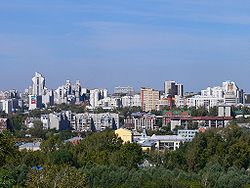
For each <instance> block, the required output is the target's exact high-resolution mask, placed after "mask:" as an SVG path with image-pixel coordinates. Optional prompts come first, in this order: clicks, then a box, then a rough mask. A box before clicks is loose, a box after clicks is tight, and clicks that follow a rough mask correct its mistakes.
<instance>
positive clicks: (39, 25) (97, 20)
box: [0, 0, 250, 91]
mask: <svg viewBox="0 0 250 188" xmlns="http://www.w3.org/2000/svg"><path fill="white" fill-rule="evenodd" d="M0 65H1V74H0V80H1V81H0V89H11V88H17V89H24V88H26V87H27V86H28V85H29V84H30V82H31V81H30V80H31V77H32V75H33V74H34V72H35V71H39V72H41V73H42V74H44V75H45V76H46V78H47V86H48V87H50V88H55V87H57V86H58V85H62V84H63V83H64V82H65V80H66V79H72V80H75V79H80V80H81V82H82V85H83V86H85V87H89V88H95V87H107V88H108V89H110V90H113V87H115V86H118V85H122V86H126V85H130V86H134V87H135V88H139V87H140V86H146V87H154V88H156V89H163V82H164V80H169V79H171V80H176V81H178V82H181V83H183V84H184V86H185V90H186V91H198V90H200V89H202V88H205V87H207V86H213V85H220V84H221V82H222V81H224V80H234V81H236V82H237V83H238V85H239V86H240V87H241V88H244V89H245V90H246V91H250V84H249V81H250V78H249V77H248V75H249V70H250V2H249V1H248V0H237V1H235V0H211V1H207V0H206V1H205V0H91V1H90V0H35V1H34V0H11V1H10V0H1V1H0Z"/></svg>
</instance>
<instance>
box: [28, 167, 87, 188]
mask: <svg viewBox="0 0 250 188" xmlns="http://www.w3.org/2000/svg"><path fill="white" fill-rule="evenodd" d="M26 186H27V187H30V188H33V187H41V188H43V187H44V188H47V187H55V188H64V187H65V188H74V187H79V188H81V187H83V188H84V187H86V176H85V175H84V173H83V172H81V171H80V170H78V169H76V168H74V167H71V166H45V167H44V168H43V169H42V170H36V169H34V170H31V171H30V172H29V174H28V180H27V183H26Z"/></svg>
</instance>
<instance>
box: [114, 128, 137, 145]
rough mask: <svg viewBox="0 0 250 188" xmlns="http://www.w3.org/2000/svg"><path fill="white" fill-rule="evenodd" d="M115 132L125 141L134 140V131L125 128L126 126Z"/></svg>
mask: <svg viewBox="0 0 250 188" xmlns="http://www.w3.org/2000/svg"><path fill="white" fill-rule="evenodd" d="M115 134H117V135H118V137H120V138H121V139H122V140H123V142H124V143H125V142H130V143H132V142H133V133H132V131H130V130H128V129H124V128H120V129H117V130H115Z"/></svg>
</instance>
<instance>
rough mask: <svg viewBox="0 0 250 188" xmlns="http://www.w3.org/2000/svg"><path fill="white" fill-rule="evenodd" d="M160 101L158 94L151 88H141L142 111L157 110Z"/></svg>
mask: <svg viewBox="0 0 250 188" xmlns="http://www.w3.org/2000/svg"><path fill="white" fill-rule="evenodd" d="M159 99H160V92H159V91H157V90H154V89H152V88H141V107H142V111H145V112H148V111H151V110H156V109H157V104H158V102H159Z"/></svg>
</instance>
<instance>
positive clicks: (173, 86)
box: [164, 80, 184, 97]
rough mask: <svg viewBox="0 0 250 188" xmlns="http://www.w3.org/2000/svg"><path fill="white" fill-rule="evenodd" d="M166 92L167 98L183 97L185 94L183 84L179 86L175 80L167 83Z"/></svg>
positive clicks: (165, 84)
mask: <svg viewBox="0 0 250 188" xmlns="http://www.w3.org/2000/svg"><path fill="white" fill-rule="evenodd" d="M164 91H165V96H168V95H171V96H172V97H174V96H175V95H178V96H183V93H184V89H183V84H178V83H176V82H175V81H173V80H169V81H165V83H164Z"/></svg>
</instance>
